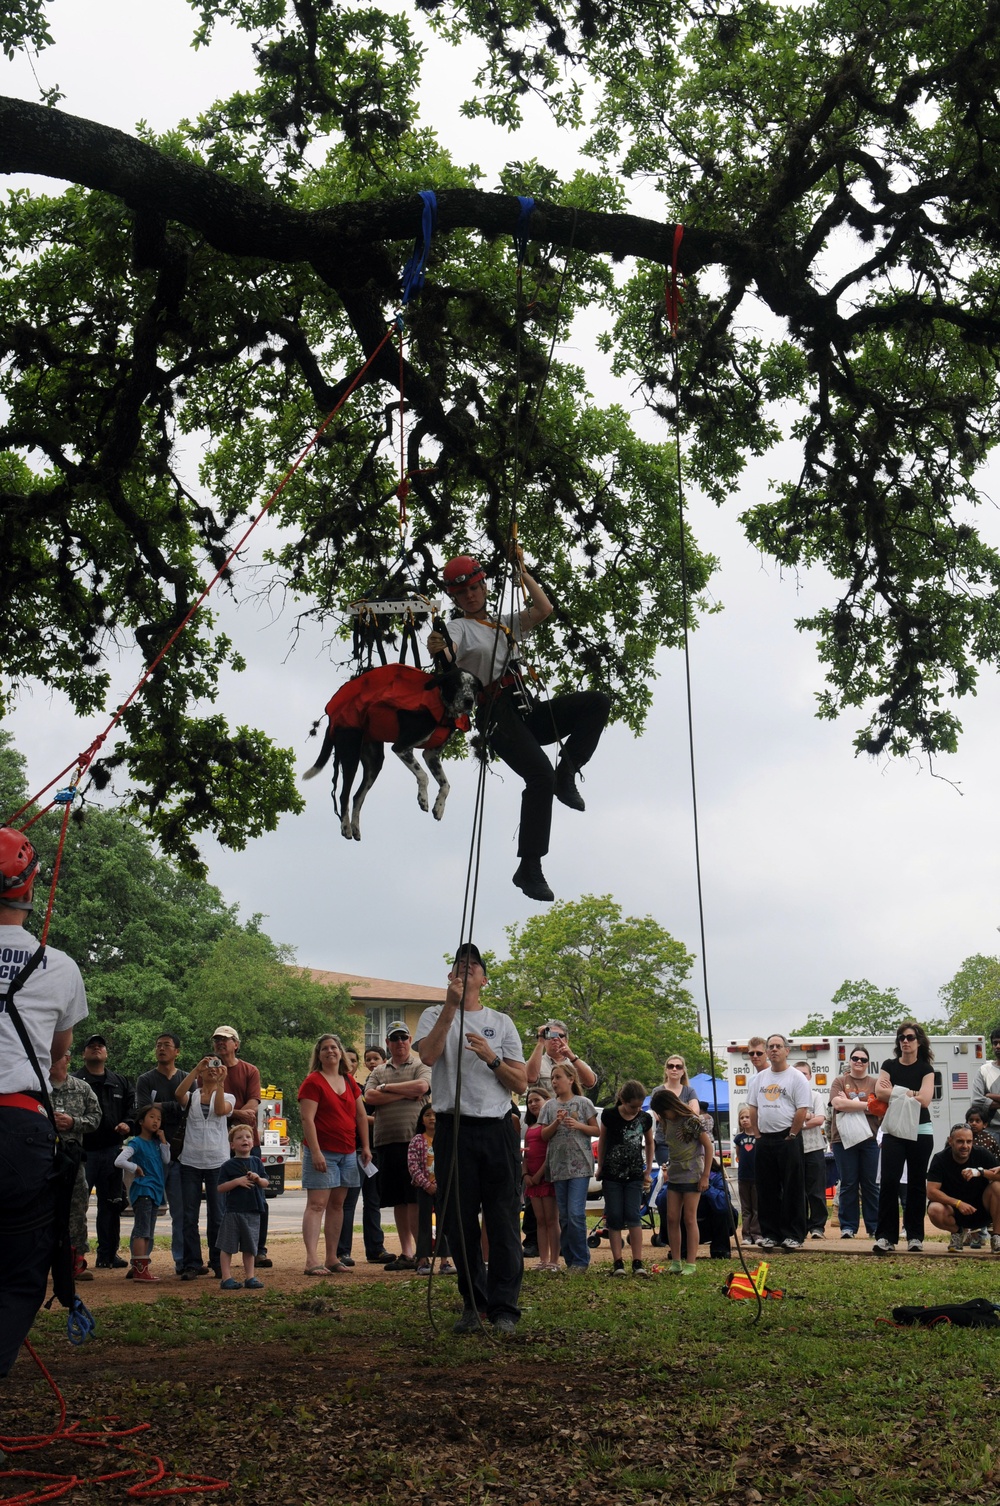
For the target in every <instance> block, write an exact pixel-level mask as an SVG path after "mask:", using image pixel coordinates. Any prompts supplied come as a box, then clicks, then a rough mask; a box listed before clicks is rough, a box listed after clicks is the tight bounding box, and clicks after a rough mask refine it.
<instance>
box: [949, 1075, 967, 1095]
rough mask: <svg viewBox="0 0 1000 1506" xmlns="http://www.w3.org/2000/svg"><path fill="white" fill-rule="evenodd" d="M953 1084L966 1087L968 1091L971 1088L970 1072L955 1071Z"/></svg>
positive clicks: (952, 1076)
mask: <svg viewBox="0 0 1000 1506" xmlns="http://www.w3.org/2000/svg"><path fill="white" fill-rule="evenodd" d="M951 1085H952V1087H953V1088H964V1089H965V1091H966V1092H968V1090H969V1074H968V1072H953V1073H952V1074H951Z"/></svg>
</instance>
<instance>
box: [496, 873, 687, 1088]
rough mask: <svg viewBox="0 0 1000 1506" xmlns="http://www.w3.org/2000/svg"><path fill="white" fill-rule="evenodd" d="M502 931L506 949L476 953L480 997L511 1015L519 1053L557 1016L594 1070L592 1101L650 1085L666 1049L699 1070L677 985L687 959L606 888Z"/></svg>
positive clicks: (657, 1078)
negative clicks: (482, 963)
mask: <svg viewBox="0 0 1000 1506" xmlns="http://www.w3.org/2000/svg"><path fill="white" fill-rule="evenodd" d="M506 934H507V941H508V947H509V952H510V955H509V956H508V957H507V958H506V960H504V961H501V962H497V961H495V960H494V959H492V958H487V959H486V960H487V966H488V968H489V979H490V987H489V1002H490V1005H491V1007H493V1008H496V1009H502V1010H504V1011H505V1012H506V1013H507V1014H509V1015H510V1016H511V1017H512V1019H513V1020H514V1022H515V1024H516V1025H517V1028H518V1030H519V1031H520V1033H521V1035H522V1037H523V1038H524V1041H525V1047H526V1054H528V1053H530V1051H531V1050H532V1049H533V1047H534V1041H535V1036H536V1033H537V1030H538V1027H539V1026H540V1025H543V1024H544V1023H545V1021H546V1020H547V1019H549V1018H550V1017H554V1018H558V1019H561V1020H565V1021H566V1024H567V1025H568V1026H569V1031H570V1036H571V1038H572V1044H573V1047H574V1049H575V1051H577V1052H578V1053H579V1054H580V1055H582V1056H583V1057H584V1058H585V1059H586V1060H587V1061H588V1062H589V1063H590V1065H591V1066H592V1067H593V1069H594V1071H595V1072H597V1073H598V1075H599V1079H600V1081H599V1084H598V1087H597V1089H596V1090H595V1092H596V1093H598V1094H599V1095H600V1097H601V1101H602V1102H603V1101H605V1100H608V1101H611V1100H613V1099H614V1097H615V1094H616V1093H617V1091H618V1089H619V1087H620V1086H621V1084H622V1083H623V1082H624V1081H625V1080H626V1078H629V1077H637V1078H638V1079H639V1080H640V1081H641V1082H642V1083H644V1084H645V1086H646V1088H647V1089H652V1088H654V1087H657V1086H658V1085H659V1084H660V1083H661V1082H662V1081H663V1062H664V1059H665V1057H666V1054H667V1052H668V1051H681V1052H683V1053H684V1058H685V1060H686V1061H687V1064H688V1071H689V1073H690V1074H694V1073H695V1072H700V1071H703V1070H707V1068H708V1053H707V1052H706V1050H705V1047H704V1044H703V1042H702V1040H701V1038H700V1036H699V1035H698V1028H697V1014H696V1012H695V1007H694V1004H693V1003H692V1001H691V995H690V994H689V993H688V991H687V989H686V988H685V987H684V981H685V979H686V978H687V977H688V975H689V973H690V971H691V967H692V964H693V962H694V958H693V957H692V956H691V954H690V953H689V952H688V951H687V950H686V949H685V947H684V946H682V944H681V943H680V942H679V941H675V940H674V938H673V937H672V936H671V935H670V933H669V931H665V930H664V929H663V927H662V926H661V925H659V924H658V923H657V922H656V921H655V920H653V918H652V917H651V916H649V915H646V916H641V917H640V916H623V915H622V910H621V906H620V905H618V904H616V903H615V901H614V900H613V899H612V898H611V895H610V894H603V895H592V894H590V895H584V897H583V898H582V899H580V900H575V901H569V900H566V901H562V902H559V903H557V904H554V905H552V906H551V908H550V909H548V910H547V911H546V913H545V914H544V915H535V916H532V918H531V919H530V920H528V921H525V923H524V924H523V925H522V926H516V925H511V926H507V927H506Z"/></svg>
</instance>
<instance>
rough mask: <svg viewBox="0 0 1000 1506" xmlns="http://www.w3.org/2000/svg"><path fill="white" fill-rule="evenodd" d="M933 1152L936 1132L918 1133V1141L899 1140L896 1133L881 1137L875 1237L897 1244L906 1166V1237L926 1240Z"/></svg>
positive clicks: (904, 1213) (904, 1219) (904, 1224)
mask: <svg viewBox="0 0 1000 1506" xmlns="http://www.w3.org/2000/svg"><path fill="white" fill-rule="evenodd" d="M933 1153H934V1136H933V1135H918V1136H917V1138H916V1139H915V1140H897V1139H896V1136H895V1135H883V1136H882V1171H881V1173H880V1175H879V1188H878V1228H877V1229H876V1230H875V1238H876V1239H887V1240H888V1241H889V1243H890V1244H891V1245H894V1244H895V1243H896V1241H897V1239H898V1238H899V1195H900V1187H901V1184H902V1176H903V1167H904V1166H905V1167H906V1202H905V1204H904V1207H903V1228H904V1229H905V1230H906V1237H907V1239H923V1237H924V1214H925V1213H926V1211H927V1167H928V1165H929V1164H930V1159H931V1156H932V1155H933Z"/></svg>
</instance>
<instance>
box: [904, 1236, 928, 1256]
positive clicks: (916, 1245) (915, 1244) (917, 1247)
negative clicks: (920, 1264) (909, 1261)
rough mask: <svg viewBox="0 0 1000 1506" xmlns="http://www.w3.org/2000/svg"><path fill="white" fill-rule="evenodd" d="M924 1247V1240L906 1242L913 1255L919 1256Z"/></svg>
mask: <svg viewBox="0 0 1000 1506" xmlns="http://www.w3.org/2000/svg"><path fill="white" fill-rule="evenodd" d="M923 1247H924V1242H923V1240H922V1239H908V1240H907V1241H906V1248H907V1249H908V1250H909V1252H910V1254H911V1255H919V1254H920V1252H921V1250H922V1249H923Z"/></svg>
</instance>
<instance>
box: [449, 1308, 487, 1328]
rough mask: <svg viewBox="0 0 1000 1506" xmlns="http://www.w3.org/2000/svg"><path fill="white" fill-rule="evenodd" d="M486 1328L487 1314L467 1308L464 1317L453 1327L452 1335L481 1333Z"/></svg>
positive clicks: (464, 1310) (463, 1313) (463, 1312)
mask: <svg viewBox="0 0 1000 1506" xmlns="http://www.w3.org/2000/svg"><path fill="white" fill-rule="evenodd" d="M485 1327H486V1314H485V1313H477V1312H476V1309H475V1308H474V1307H466V1308H464V1309H463V1311H462V1316H461V1317H460V1318H459V1320H458V1322H457V1323H455V1324H454V1325H453V1327H452V1330H451V1331H452V1333H479V1331H480V1329H482V1328H485Z"/></svg>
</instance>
